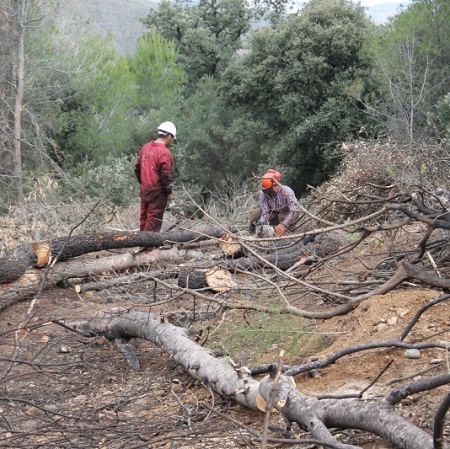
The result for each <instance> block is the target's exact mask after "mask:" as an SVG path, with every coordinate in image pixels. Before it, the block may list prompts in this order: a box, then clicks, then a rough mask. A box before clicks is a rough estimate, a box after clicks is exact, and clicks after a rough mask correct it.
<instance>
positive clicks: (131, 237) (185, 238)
mask: <svg viewBox="0 0 450 449" xmlns="http://www.w3.org/2000/svg"><path fill="white" fill-rule="evenodd" d="M229 231H230V232H237V228H236V227H229ZM223 232H224V230H223V228H206V229H203V230H201V231H198V232H195V231H179V230H177V231H170V232H119V233H117V232H116V233H109V234H104V233H101V234H100V233H99V234H83V235H77V236H69V237H62V238H58V239H54V240H51V241H49V242H38V243H34V244H24V245H20V246H19V247H17V248H16V249H14V250H13V251H12V253H11V255H7V256H6V257H4V258H1V259H0V284H2V283H6V282H12V281H14V280H17V279H19V278H20V277H21V276H22V275H23V274H24V273H25V271H26V269H27V268H28V267H31V266H37V267H42V266H44V265H45V264H46V263H47V262H46V261H48V259H49V258H50V257H51V258H52V260H55V261H56V260H57V261H58V262H61V261H66V260H69V259H71V258H73V257H77V256H81V255H83V254H88V253H93V252H98V251H102V250H109V249H118V248H133V247H139V246H141V247H160V246H164V245H165V244H168V243H169V244H170V243H177V242H182V243H185V242H193V241H200V240H206V239H208V238H211V237H216V238H219V237H220V236H221V235H222V234H223Z"/></svg>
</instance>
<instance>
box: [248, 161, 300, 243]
mask: <svg viewBox="0 0 450 449" xmlns="http://www.w3.org/2000/svg"><path fill="white" fill-rule="evenodd" d="M280 178H281V174H280V173H279V172H278V171H276V170H274V169H270V170H268V171H267V172H266V173H265V174H264V175H263V177H262V178H261V190H260V191H259V196H258V202H259V208H258V209H255V210H254V211H252V212H251V213H250V216H249V220H250V226H251V227H252V225H253V226H254V225H255V222H256V221H257V220H259V221H260V224H261V225H270V226H273V227H274V230H275V235H276V236H281V235H283V234H284V233H285V232H286V231H287V230H288V231H293V230H295V228H296V227H297V220H298V218H299V215H300V208H299V206H298V204H297V198H296V197H295V193H294V191H293V190H292V189H291V188H290V187H288V186H285V185H283V184H281V183H280V182H279V181H280Z"/></svg>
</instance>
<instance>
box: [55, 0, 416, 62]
mask: <svg viewBox="0 0 450 449" xmlns="http://www.w3.org/2000/svg"><path fill="white" fill-rule="evenodd" d="M408 1H410V0H405V2H406V3H408ZM66 4H67V5H68V6H66V7H64V9H63V10H62V11H61V15H60V17H59V18H58V20H57V22H58V24H59V25H60V26H61V28H62V29H63V30H64V31H66V32H67V33H71V34H74V35H76V33H78V34H80V33H81V34H82V35H83V36H84V35H100V36H106V35H108V34H111V36H112V38H113V40H114V42H115V46H116V48H117V50H118V51H119V52H120V53H123V54H132V53H133V52H134V50H135V46H136V42H137V40H138V38H139V36H141V35H142V34H143V33H144V32H145V31H146V28H145V27H144V26H143V25H142V23H141V22H140V20H139V19H141V18H142V17H145V16H146V15H147V14H148V13H149V12H150V10H151V9H152V8H155V7H157V6H158V4H159V0H155V1H154V0H69V1H68V2H67V3H66ZM297 5H298V7H301V6H302V5H304V1H298V2H297ZM398 12H400V3H399V2H398V1H392V2H389V3H384V4H381V5H377V6H373V7H369V8H367V14H368V15H369V16H370V17H371V18H372V20H373V21H374V22H375V23H385V22H386V21H387V19H388V17H390V16H393V15H395V14H397V13H398ZM75 24H76V25H77V29H78V31H76V32H75V31H74V29H75Z"/></svg>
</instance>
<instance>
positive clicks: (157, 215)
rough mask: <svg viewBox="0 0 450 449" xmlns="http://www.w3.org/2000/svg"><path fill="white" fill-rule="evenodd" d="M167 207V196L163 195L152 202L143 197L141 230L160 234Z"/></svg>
mask: <svg viewBox="0 0 450 449" xmlns="http://www.w3.org/2000/svg"><path fill="white" fill-rule="evenodd" d="M166 205H167V197H166V196H165V195H161V196H160V197H159V198H157V199H155V198H153V201H151V202H149V201H146V200H145V199H144V198H142V197H141V214H140V220H139V225H140V230H141V231H151V232H160V231H161V227H162V223H163V216H164V210H165V209H166Z"/></svg>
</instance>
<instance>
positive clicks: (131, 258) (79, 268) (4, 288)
mask: <svg viewBox="0 0 450 449" xmlns="http://www.w3.org/2000/svg"><path fill="white" fill-rule="evenodd" d="M196 257H198V252H195V251H192V250H190V251H185V250H179V249H177V248H171V249H167V250H164V251H163V250H155V251H152V252H151V253H142V254H139V255H134V254H131V253H123V254H117V255H114V256H109V257H102V258H99V259H92V260H88V261H87V260H79V259H74V260H70V261H67V262H61V263H58V264H56V265H55V266H54V267H53V268H52V269H50V270H49V271H48V273H46V271H45V270H36V269H30V270H28V271H27V272H26V273H25V274H24V275H23V276H22V277H21V278H20V279H18V280H16V281H13V282H10V283H8V284H0V310H2V309H4V308H6V307H8V306H9V305H11V304H14V303H16V302H19V301H22V300H24V299H28V298H30V297H32V296H34V295H36V294H37V293H38V291H39V289H40V288H41V285H42V283H43V282H45V283H46V286H47V287H51V286H54V285H56V284H58V283H59V282H63V281H65V280H67V279H71V278H82V277H88V276H92V275H94V274H97V275H102V274H105V273H110V272H119V271H124V270H127V269H129V268H133V267H139V266H146V265H149V264H152V263H155V262H157V261H158V262H162V261H169V262H172V263H177V262H178V263H179V262H181V261H184V259H185V258H196ZM153 274H154V275H155V277H156V274H157V273H156V272H154V273H153ZM162 276H164V277H165V276H169V274H168V273H164V274H162ZM170 276H171V277H173V278H176V276H177V274H176V272H173V271H172V273H171V275H170ZM80 291H81V288H80Z"/></svg>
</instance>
